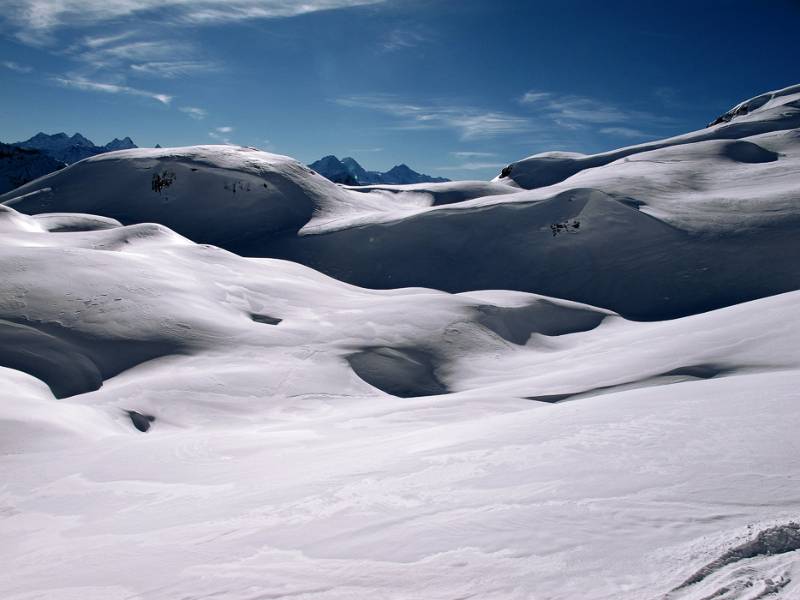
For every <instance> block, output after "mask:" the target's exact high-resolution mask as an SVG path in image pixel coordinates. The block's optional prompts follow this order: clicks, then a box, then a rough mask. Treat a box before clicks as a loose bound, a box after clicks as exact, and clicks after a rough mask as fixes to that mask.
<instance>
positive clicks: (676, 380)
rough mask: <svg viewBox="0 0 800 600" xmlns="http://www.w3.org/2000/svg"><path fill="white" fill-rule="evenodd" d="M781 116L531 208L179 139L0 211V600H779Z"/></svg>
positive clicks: (589, 181) (792, 360)
mask: <svg viewBox="0 0 800 600" xmlns="http://www.w3.org/2000/svg"><path fill="white" fill-rule="evenodd" d="M796 93H800V91H786V90H784V91H782V92H775V93H772V94H767V95H764V96H762V97H758V98H756V99H754V100H752V101H748V103H745V104H744V106H746V110H745V109H742V108H740V107H736V108H735V109H734V110H732V112H731V114H730V118H729V119H728V120H725V119H723V120H722V121H721V122H720V123H719V124H717V125H714V126H713V127H711V128H710V129H709V130H708V131H707V133H708V134H712V133H714V132H719V131H723V130H724V131H723V133H724V132H727V133H726V135H727V136H728V137H725V136H723V135H719V136H718V137H717V138H714V139H706V138H703V139H699V138H698V139H693V138H692V139H690V141H687V142H685V143H680V144H667V145H665V146H663V147H660V148H649V149H642V150H641V151H637V152H634V153H630V154H626V155H624V156H619V157H617V158H614V159H613V160H611V161H609V162H608V163H604V164H598V165H596V166H594V167H590V168H581V169H579V170H578V171H576V172H575V173H574V174H572V175H571V176H570V177H568V178H566V179H565V180H563V181H560V182H557V183H554V184H552V185H549V186H547V187H539V188H536V189H530V190H525V189H522V188H521V187H519V186H520V185H521V184H520V182H519V181H517V183H516V184H515V185H508V184H507V183H505V182H502V181H496V182H492V183H476V182H466V183H458V182H453V183H446V184H423V185H419V186H401V187H396V186H379V187H372V188H369V189H349V188H344V187H341V186H336V185H334V184H332V183H330V182H328V181H327V180H324V179H323V178H322V177H319V176H317V175H315V174H314V173H311V172H309V171H308V169H307V168H306V167H304V166H303V165H301V164H300V163H297V162H296V161H293V160H292V159H290V158H288V157H281V156H277V155H268V154H265V153H262V152H258V151H255V150H252V149H243V148H235V147H218V146H201V147H192V148H179V149H159V150H138V149H136V150H124V151H120V152H114V153H109V154H106V155H102V156H98V157H93V158H90V159H87V160H85V161H81V162H80V163H76V164H75V165H72V166H70V167H68V168H67V169H65V170H63V171H61V172H59V173H55V174H53V175H50V176H48V177H46V178H43V179H41V180H38V181H37V182H33V183H32V184H29V185H28V186H24V187H23V188H20V190H18V191H17V192H15V194H12V195H11V196H5V197H3V199H4V200H7V202H6V204H5V205H0V281H2V282H3V287H2V294H0V339H2V341H3V344H2V345H0V465H2V470H3V473H4V481H3V484H2V488H0V539H3V544H0V561H1V562H2V564H3V565H4V569H3V570H2V572H0V596H2V598H3V599H4V600H5V599H8V600H31V599H33V598H48V599H56V600H62V599H63V600H67V599H73V598H80V599H81V600H92V599H97V600H100V599H102V600H109V599H112V600H114V599H119V600H122V599H123V598H126V599H129V598H147V599H148V600H151V599H162V598H163V599H165V600H167V599H169V600H171V599H174V598H212V597H213V598H226V599H241V600H245V599H248V600H253V599H255V598H287V599H288V598H308V599H325V600H332V599H339V598H341V599H345V598H347V599H351V598H397V599H404V600H405V599H408V598H419V599H423V598H424V599H425V600H431V599H433V600H438V599H441V600H445V599H448V600H449V599H453V598H481V599H498V600H499V599H503V600H505V599H520V600H522V599H526V600H527V599H530V598H543V599H544V598H546V599H548V600H568V599H569V600H573V599H575V598H581V599H587V600H594V599H597V600H600V599H608V600H610V599H619V598H625V599H632V600H634V599H635V600H639V599H656V598H660V599H668V600H690V599H691V600H700V599H707V598H718V599H724V600H754V599H755V598H759V597H761V598H765V597H774V598H787V599H788V598H794V597H797V596H800V542H798V533H797V532H798V526H797V524H796V521H797V515H798V513H800V494H798V489H799V488H798V481H799V480H800V469H799V468H798V463H797V460H796V457H797V455H798V452H800V443H799V442H798V436H797V432H798V430H800V412H799V411H798V410H797V405H798V401H800V392H799V391H798V390H800V320H798V319H797V318H796V316H797V313H798V308H800V291H798V289H800V281H798V278H799V277H800V269H798V267H797V266H796V260H795V256H796V254H797V253H796V250H797V249H798V246H797V244H798V242H797V236H796V231H797V226H798V209H797V202H796V201H797V181H798V180H799V178H800V173H798V165H800V150H798V144H797V142H798V136H797V131H796V129H795V128H796V125H793V126H791V127H789V126H788V125H787V124H789V125H791V123H793V122H794V121H792V119H794V118H796V115H797V107H796V106H795V104H796V99H795V96H794V95H793V94H796ZM793 103H795V104H793ZM726 118H727V117H726ZM731 127H738V129H733V130H731V129H730V128H731ZM781 127H783V128H781ZM793 127H794V128H793ZM726 128H727V129H726ZM732 131H733V132H735V131H744V132H745V133H747V135H742V136H741V137H740V138H733V137H730V136H731V132H732ZM691 135H692V134H689V138H691ZM698 136H699V137H702V136H701V134H698ZM689 138H687V139H689ZM558 160H563V161H578V160H583V159H581V158H577V157H575V156H568V157H567V156H560V157H558ZM524 162H525V161H522V162H521V163H518V164H522V163H524ZM535 168H536V169H538V168H539V166H537V167H535ZM193 169H194V170H193ZM523 171H524V169H523V168H520V169H517V173H521V172H523ZM514 172H515V169H512V171H511V173H512V175H513V173H514ZM504 179H507V178H504ZM226 186H227V187H226ZM12 196H13V197H12ZM95 214H97V215H99V216H95ZM211 243H214V244H219V245H223V246H227V247H228V248H238V249H243V248H244V249H248V250H249V251H250V252H251V253H252V254H257V255H271V256H282V257H290V258H292V259H294V260H296V261H297V262H291V261H287V260H282V259H280V258H263V257H251V258H245V257H242V256H238V255H236V254H234V253H232V252H229V251H228V250H226V249H223V248H220V247H217V245H211ZM300 263H305V264H300ZM307 265H312V266H317V267H320V268H322V270H324V271H325V273H328V274H324V273H321V272H319V271H316V270H314V269H312V268H310V267H309V266H307ZM329 274H332V275H334V276H336V277H337V278H338V279H336V278H333V277H330V276H329ZM352 282H359V283H367V284H369V286H371V287H358V286H356V285H352ZM420 283H424V284H425V285H427V286H430V287H418V286H417V284H420ZM395 284H396V286H397V287H395V288H394V289H379V288H386V287H391V286H393V285H395ZM403 286H408V287H403ZM431 288H438V289H431ZM530 290H535V291H536V293H531V292H530ZM779 292H783V293H779ZM578 300H580V301H581V302H579V301H578ZM664 317H674V318H671V319H665V318H664ZM638 319H645V321H642V320H638Z"/></svg>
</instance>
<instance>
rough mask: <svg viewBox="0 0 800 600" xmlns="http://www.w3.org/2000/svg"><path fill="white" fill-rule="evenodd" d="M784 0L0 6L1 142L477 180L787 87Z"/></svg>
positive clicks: (788, 12) (122, 0)
mask: <svg viewBox="0 0 800 600" xmlns="http://www.w3.org/2000/svg"><path fill="white" fill-rule="evenodd" d="M798 25H800V3H798V2H797V1H788V0H787V1H780V0H772V1H770V0H764V1H763V2H758V3H754V2H752V1H750V2H733V1H731V2H723V1H711V0H707V1H700V0H694V1H693V2H688V1H682V0H672V1H670V2H661V3H657V2H643V1H641V0H636V1H624V2H623V1H620V2H614V1H612V0H608V1H604V2H590V1H588V0H587V1H574V0H573V1H571V0H560V1H559V2H550V1H548V2H545V1H542V2H538V1H527V2H525V1H517V2H513V1H505V0H490V1H485V0H460V1H456V0H428V1H426V2H417V1H414V0H407V1H393V0H384V1H379V0H304V1H303V2H299V1H293V0H227V1H223V0H2V11H0V89H1V90H2V94H0V125H1V127H0V140H2V141H6V142H9V141H18V140H22V139H27V138H28V137H30V136H32V135H33V134H35V133H36V132H38V131H45V132H47V133H55V132H58V131H66V132H67V133H70V134H71V133H73V132H75V131H79V132H81V133H83V134H84V135H86V136H87V137H89V138H90V139H92V140H93V141H95V143H98V144H103V143H106V142H108V141H109V140H110V139H111V138H113V137H123V136H125V135H130V136H131V137H132V138H133V139H134V141H135V142H136V143H137V144H138V145H140V146H153V145H155V144H156V143H160V144H161V145H162V146H167V145H172V146H178V145H189V144H200V143H225V142H230V143H237V144H242V145H251V146H256V147H259V148H262V149H265V150H269V151H273V152H278V153H281V154H288V155H290V156H294V157H295V158H298V159H300V160H302V161H304V162H310V161H313V160H315V159H317V158H319V157H321V156H323V155H326V154H336V155H337V156H339V157H343V156H348V155H349V156H353V157H355V158H356V159H357V160H358V161H359V162H361V163H362V164H363V165H364V166H365V167H367V168H370V169H379V170H386V169H388V168H390V167H391V166H393V165H394V164H397V163H400V162H406V163H408V164H409V165H410V166H412V167H413V168H415V169H416V170H418V171H424V172H427V173H430V174H433V175H439V176H446V177H451V178H458V179H466V178H469V179H487V178H490V177H492V176H494V175H495V174H496V173H497V171H498V170H499V169H500V168H501V167H502V166H503V165H504V164H506V163H508V162H510V161H513V160H516V159H519V158H522V157H524V156H527V155H530V154H534V153H536V152H541V151H545V150H569V151H577V152H597V151H602V150H606V149H611V148H616V147H619V146H623V145H628V144H632V143H638V142H642V141H646V140H649V139H656V138H660V137H665V136H668V135H673V134H676V133H682V132H685V131H689V130H692V129H697V128H700V127H702V126H704V125H705V123H707V122H708V121H710V120H711V119H713V118H714V117H715V116H717V114H718V113H721V112H723V111H725V110H727V109H728V108H730V106H731V105H733V104H735V103H736V102H738V101H740V100H744V99H746V98H747V97H750V96H753V95H755V94H757V93H760V92H763V91H768V90H770V89H775V88H780V87H784V86H786V85H790V84H793V83H798V82H800V68H798V61H797V52H796V50H795V46H796V40H797V30H798Z"/></svg>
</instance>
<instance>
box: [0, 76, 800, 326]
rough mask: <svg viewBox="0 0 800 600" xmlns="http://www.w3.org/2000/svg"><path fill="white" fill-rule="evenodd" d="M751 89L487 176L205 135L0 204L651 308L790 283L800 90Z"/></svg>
mask: <svg viewBox="0 0 800 600" xmlns="http://www.w3.org/2000/svg"><path fill="white" fill-rule="evenodd" d="M759 98H761V99H759V100H758V101H757V102H756V101H755V99H754V100H753V101H748V102H747V103H745V104H747V106H748V107H749V108H748V113H747V114H739V115H737V116H736V117H735V118H732V119H731V120H730V121H729V122H725V123H720V124H718V125H715V126H713V127H711V128H708V129H704V130H701V131H697V132H693V133H689V134H686V135H683V136H678V137H675V138H671V139H667V140H661V141H658V142H652V143H649V144H641V145H638V146H632V147H628V148H622V149H620V150H616V151H613V152H607V153H603V154H597V155H591V156H583V155H577V154H575V153H565V152H549V153H543V154H539V155H536V156H533V157H531V158H529V159H525V160H522V161H519V162H517V163H514V164H512V165H511V169H510V172H509V173H508V174H507V176H505V177H502V178H498V179H496V180H495V181H493V182H450V183H441V184H417V185H409V186H370V187H366V188H358V189H355V188H353V189H348V188H345V187H342V186H338V185H335V184H333V183H331V182H330V181H327V180H326V179H324V178H323V177H321V176H319V175H316V174H314V173H312V172H310V171H309V169H308V168H307V167H305V166H304V165H302V164H300V163H298V162H297V161H294V160H292V159H290V158H288V157H285V156H278V155H272V154H267V153H263V152H259V151H256V150H253V149H248V148H239V147H229V146H198V147H189V148H173V149H152V150H146V149H133V150H123V151H118V152H112V153H108V154H104V155H99V156H97V157H93V158H90V159H87V160H85V161H82V162H80V163H77V164H75V165H72V166H71V167H69V168H67V169H65V170H63V171H61V172H59V173H55V174H53V175H50V176H48V177H45V178H42V179H40V180H38V181H36V182H32V183H30V184H28V185H26V186H23V187H22V188H20V189H19V190H17V191H15V192H14V193H13V194H7V195H5V196H2V197H0V200H3V201H5V203H6V204H7V205H8V206H13V207H15V208H17V209H19V210H20V211H22V212H24V213H28V214H36V213H43V212H52V211H66V212H73V211H74V212H79V213H93V214H100V215H104V216H105V217H107V218H112V219H116V220H118V221H120V222H121V223H124V224H126V225H130V224H134V223H160V224H162V225H164V226H166V227H169V228H170V229H172V230H173V231H175V232H177V233H178V234H180V235H181V236H185V237H186V238H188V239H190V240H192V241H194V242H200V243H212V244H215V245H218V246H220V247H223V248H225V249H227V250H231V251H234V252H237V253H239V254H245V255H248V256H253V257H271V258H279V259H286V260H291V261H295V262H299V263H302V264H305V265H308V266H311V267H313V268H314V269H317V270H320V271H322V272H324V273H326V274H328V275H331V276H334V277H336V278H338V279H340V280H343V281H346V282H348V283H351V284H354V285H358V286H362V287H369V288H374V289H386V288H396V287H415V286H422V287H428V288H434V289H439V290H443V291H447V292H451V293H458V292H465V291H470V290H476V289H513V290H520V291H525V292H530V293H536V294H543V295H546V296H552V297H558V298H564V299H569V300H573V301H577V302H583V303H586V304H589V305H592V306H602V307H604V308H607V309H609V310H612V311H614V312H618V313H620V314H622V315H624V316H626V317H628V318H632V319H648V320H658V319H664V318H672V317H679V316H684V315H688V314H694V313H699V312H704V311H709V310H713V309H716V308H719V307H723V306H729V305H732V304H736V303H738V302H743V301H748V300H752V299H755V298H759V297H763V296H767V295H771V294H778V293H783V292H787V291H790V290H794V289H797V288H798V287H800V266H798V265H797V264H796V261H794V260H793V259H792V257H793V256H794V255H796V254H797V253H798V251H800V246H799V245H798V244H800V241H798V238H797V235H796V230H797V227H798V226H800V207H798V204H797V201H796V188H797V183H796V182H797V177H800V137H798V127H800V107H798V106H797V101H798V99H800V92H798V88H797V86H795V87H792V88H786V89H785V90H780V91H778V92H771V93H770V94H766V95H762V97H759ZM762 100H763V102H762ZM756 105H758V106H757V107H756ZM508 182H510V183H511V184H512V185H507V183H508ZM525 188H532V189H525ZM167 237H168V236H167ZM742 248H747V252H743V251H742ZM498 264H500V265H502V268H498V267H497V265H498Z"/></svg>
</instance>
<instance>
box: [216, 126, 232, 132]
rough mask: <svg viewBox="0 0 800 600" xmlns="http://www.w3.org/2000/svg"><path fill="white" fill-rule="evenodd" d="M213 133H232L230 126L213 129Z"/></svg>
mask: <svg viewBox="0 0 800 600" xmlns="http://www.w3.org/2000/svg"><path fill="white" fill-rule="evenodd" d="M214 131H216V132H217V133H230V132H232V131H233V127H231V126H230V125H226V126H225V127H215V128H214Z"/></svg>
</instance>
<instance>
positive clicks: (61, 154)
mask: <svg viewBox="0 0 800 600" xmlns="http://www.w3.org/2000/svg"><path fill="white" fill-rule="evenodd" d="M12 145H14V146H17V147H18V148H34V149H36V150H39V151H41V152H42V153H43V154H46V155H47V156H49V157H51V158H53V159H55V160H57V161H59V162H62V163H66V164H71V163H74V162H78V161H79V160H83V159H84V158H88V157H90V156H95V155H97V154H102V153H104V152H111V151H114V150H127V149H129V148H136V147H137V146H136V144H134V143H133V140H132V139H131V138H130V137H127V136H126V137H124V138H123V139H121V140H120V139H118V138H114V139H113V140H112V141H111V142H109V143H108V144H106V145H105V146H96V145H95V144H94V142H92V141H91V140H90V139H88V138H86V137H84V136H83V135H82V134H80V133H77V132H76V133H75V134H73V135H72V136H71V137H70V136H69V135H67V134H66V133H64V132H63V131H61V132H59V133H55V134H53V135H48V134H46V133H44V132H41V131H40V132H39V133H37V134H36V135H35V136H33V137H32V138H30V139H28V140H25V141H24V142H17V143H15V144H12Z"/></svg>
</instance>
